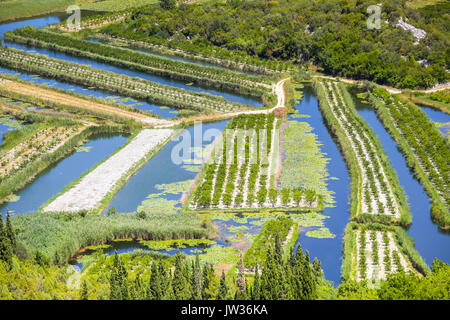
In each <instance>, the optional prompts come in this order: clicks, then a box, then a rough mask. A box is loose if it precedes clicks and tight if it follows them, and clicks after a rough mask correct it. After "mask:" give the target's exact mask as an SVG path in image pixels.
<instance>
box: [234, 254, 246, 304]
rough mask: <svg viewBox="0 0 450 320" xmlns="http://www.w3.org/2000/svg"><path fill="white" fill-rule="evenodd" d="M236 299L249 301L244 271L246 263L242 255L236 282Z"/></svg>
mask: <svg viewBox="0 0 450 320" xmlns="http://www.w3.org/2000/svg"><path fill="white" fill-rule="evenodd" d="M236 288H237V290H236V299H238V300H245V299H247V282H246V280H245V269H244V261H243V259H242V254H241V255H240V258H239V263H238V275H237V282H236Z"/></svg>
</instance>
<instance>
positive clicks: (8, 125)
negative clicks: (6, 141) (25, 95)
mask: <svg viewBox="0 0 450 320" xmlns="http://www.w3.org/2000/svg"><path fill="white" fill-rule="evenodd" d="M21 126H22V125H21V124H20V122H19V121H17V120H15V119H14V118H12V117H9V116H0V146H1V145H2V144H3V137H4V135H5V134H7V133H9V132H12V131H14V130H17V129H18V128H20V127H21Z"/></svg>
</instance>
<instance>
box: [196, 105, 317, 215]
mask: <svg viewBox="0 0 450 320" xmlns="http://www.w3.org/2000/svg"><path fill="white" fill-rule="evenodd" d="M278 123H279V120H278V119H277V118H276V117H275V115H274V114H272V113H270V114H267V115H266V114H247V115H240V116H238V117H236V118H234V119H233V120H232V121H231V122H229V123H228V125H227V127H226V129H225V131H224V133H225V134H223V136H222V140H221V141H220V143H219V145H218V146H217V147H216V148H215V150H214V153H213V156H212V163H208V164H206V166H205V167H204V171H203V178H202V180H201V181H200V184H199V185H198V187H197V188H196V190H195V191H194V193H193V196H192V202H191V206H192V207H194V208H200V209H202V208H221V209H223V208H233V207H234V208H252V207H276V206H283V207H295V206H301V204H302V203H303V201H304V200H306V201H307V204H306V205H309V206H313V205H314V203H315V202H321V201H322V196H320V195H317V194H316V193H315V192H314V191H312V190H302V189H292V190H291V189H290V188H283V189H281V190H278V189H277V188H275V186H274V174H273V171H275V170H274V169H275V165H276V164H275V162H276V156H277V155H276V149H277V146H276V145H275V144H276V143H277V141H278V139H277V138H278V137H277V136H276V135H277V134H278V131H276V130H275V129H277V124H278Z"/></svg>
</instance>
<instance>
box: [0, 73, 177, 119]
mask: <svg viewBox="0 0 450 320" xmlns="http://www.w3.org/2000/svg"><path fill="white" fill-rule="evenodd" d="M0 87H3V88H4V89H6V90H9V91H12V92H16V93H19V94H23V95H28V96H31V97H39V98H41V99H43V100H46V101H49V102H53V103H60V104H64V105H72V106H76V107H77V108H82V109H86V110H88V111H89V110H93V111H95V110H97V111H101V112H105V113H109V114H113V115H118V116H122V117H127V118H131V119H134V120H137V121H141V122H143V123H146V124H150V125H155V126H168V125H172V122H171V121H168V120H164V119H158V118H152V117H149V116H147V115H145V114H141V113H137V112H133V111H130V110H123V109H119V108H115V107H113V106H109V105H106V104H102V103H98V102H94V101H90V100H88V99H83V98H78V97H75V96H72V95H69V94H64V93H61V92H57V91H55V90H51V89H43V88H40V87H37V86H34V85H27V84H23V83H20V82H16V81H11V80H3V81H1V82H0Z"/></svg>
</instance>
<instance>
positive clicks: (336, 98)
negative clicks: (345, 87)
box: [322, 82, 400, 218]
mask: <svg viewBox="0 0 450 320" xmlns="http://www.w3.org/2000/svg"><path fill="white" fill-rule="evenodd" d="M322 86H323V89H326V90H327V95H328V101H329V104H330V108H331V110H332V112H333V114H334V116H335V117H336V119H337V120H338V122H339V124H340V126H341V127H342V129H343V130H344V131H345V133H346V136H347V138H348V139H349V141H350V142H351V145H352V149H353V152H354V153H355V154H356V159H357V162H358V166H359V169H360V170H361V173H362V186H361V188H362V198H363V199H364V202H363V204H364V206H363V213H369V214H385V215H390V216H394V217H397V218H398V217H399V215H400V213H399V208H398V203H397V201H396V198H395V194H394V192H393V189H392V188H393V186H392V185H391V182H390V181H389V179H388V177H387V170H388V168H387V167H386V164H384V165H383V163H382V161H381V158H380V156H379V155H378V154H377V149H376V147H375V143H374V141H372V140H371V139H370V133H369V131H368V129H367V128H366V127H365V126H364V123H363V121H364V120H362V119H361V118H360V117H359V116H358V115H357V113H356V111H355V110H354V109H353V108H350V106H349V105H348V104H346V103H345V100H344V98H343V93H342V91H341V89H340V86H339V85H338V84H336V83H333V82H324V84H323V85H322ZM380 195H384V197H381V196H380Z"/></svg>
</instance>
